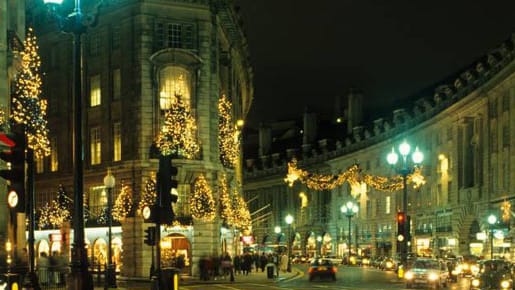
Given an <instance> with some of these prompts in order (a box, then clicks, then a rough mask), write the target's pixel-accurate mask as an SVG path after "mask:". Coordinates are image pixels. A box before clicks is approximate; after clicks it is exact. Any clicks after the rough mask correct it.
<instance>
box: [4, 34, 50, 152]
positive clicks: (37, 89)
mask: <svg viewBox="0 0 515 290" xmlns="http://www.w3.org/2000/svg"><path fill="white" fill-rule="evenodd" d="M23 45H24V50H23V51H21V52H19V53H18V55H19V58H20V68H19V70H20V71H19V72H18V74H17V75H16V78H15V81H16V88H15V92H14V94H13V100H12V118H13V120H14V121H15V122H16V123H17V124H23V125H25V132H26V134H27V147H28V148H30V149H32V150H33V151H34V157H35V158H36V159H38V158H41V157H44V156H48V155H50V141H49V139H48V128H47V120H46V110H47V101H46V100H45V99H41V98H40V95H41V76H40V73H39V68H40V66H41V60H40V57H39V54H38V45H37V43H36V36H34V35H33V31H32V28H29V31H28V32H27V36H26V38H25V41H24V43H23Z"/></svg>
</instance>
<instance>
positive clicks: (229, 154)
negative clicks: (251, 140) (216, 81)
mask: <svg viewBox="0 0 515 290" xmlns="http://www.w3.org/2000/svg"><path fill="white" fill-rule="evenodd" d="M231 109H232V103H231V102H230V101H229V100H228V99H227V98H226V97H225V96H224V95H222V97H221V98H220V99H219V100H218V132H219V133H218V148H219V151H220V161H221V162H222V164H223V165H224V166H225V167H227V168H234V167H235V166H236V164H237V163H238V160H239V156H240V137H239V131H238V130H237V128H236V126H235V124H234V123H233V120H232V114H231Z"/></svg>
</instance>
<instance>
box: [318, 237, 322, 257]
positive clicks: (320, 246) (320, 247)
mask: <svg viewBox="0 0 515 290" xmlns="http://www.w3.org/2000/svg"><path fill="white" fill-rule="evenodd" d="M317 246H318V256H319V257H322V236H317Z"/></svg>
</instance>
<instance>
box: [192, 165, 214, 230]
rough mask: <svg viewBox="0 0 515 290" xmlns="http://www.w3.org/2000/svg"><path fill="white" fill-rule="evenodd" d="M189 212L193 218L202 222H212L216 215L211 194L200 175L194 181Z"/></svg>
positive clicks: (202, 176)
mask: <svg viewBox="0 0 515 290" xmlns="http://www.w3.org/2000/svg"><path fill="white" fill-rule="evenodd" d="M190 212H191V215H192V216H193V217H194V218H196V219H199V220H203V221H212V220H213V219H214V218H215V215H216V208H215V200H214V199H213V193H212V191H211V188H210V187H209V184H208V183H207V180H206V178H205V177H204V175H202V174H201V175H200V176H199V177H198V178H197V179H196V180H195V184H194V188H193V196H192V197H191V202H190Z"/></svg>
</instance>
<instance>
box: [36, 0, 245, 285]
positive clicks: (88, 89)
mask: <svg viewBox="0 0 515 290" xmlns="http://www.w3.org/2000/svg"><path fill="white" fill-rule="evenodd" d="M65 2H66V1H65ZM68 2H73V1H68ZM91 3H96V2H88V1H84V4H83V5H84V7H83V10H84V11H85V12H86V13H91V14H92V15H96V16H98V17H97V18H96V19H93V18H92V20H95V21H93V23H92V24H93V26H92V27H91V28H89V29H88V31H87V33H86V34H85V35H84V39H83V40H84V41H83V49H82V51H83V79H84V81H83V96H84V104H85V107H84V120H83V127H84V129H83V132H84V138H83V140H84V156H85V158H84V160H85V169H84V192H85V201H86V202H85V204H86V206H87V214H88V215H89V216H88V218H87V223H86V239H87V241H86V243H87V247H88V256H89V258H90V263H93V264H94V263H103V260H104V259H105V249H106V246H105V244H106V236H105V224H102V222H100V221H99V220H98V217H99V216H101V213H102V209H104V208H105V207H106V190H105V187H104V185H103V178H104V176H105V175H106V172H107V169H108V168H110V169H111V171H112V174H113V175H114V176H115V178H116V186H115V188H114V191H113V192H114V195H115V196H114V198H115V199H116V196H117V195H118V193H119V192H120V190H121V187H122V185H128V186H129V188H130V190H131V192H132V199H133V201H134V205H135V206H136V205H137V203H138V202H139V200H140V198H141V195H142V192H143V190H144V187H145V184H146V182H147V181H148V180H149V179H150V177H151V176H152V174H155V172H156V171H157V166H158V160H157V159H152V158H151V156H150V155H149V154H150V153H149V152H150V148H151V145H152V143H153V142H154V140H155V139H156V137H157V135H158V133H159V130H160V128H161V126H162V124H163V118H164V112H165V109H167V108H168V106H169V105H170V102H173V100H172V96H174V95H181V98H182V101H183V102H184V103H185V104H187V107H188V108H189V109H190V111H191V112H192V115H193V116H194V118H195V120H196V125H197V133H198V135H197V136H196V138H197V139H198V144H200V154H199V156H198V157H197V158H194V159H192V160H186V159H173V164H174V166H176V167H178V176H177V180H178V183H179V188H178V191H179V199H178V203H177V204H176V205H175V213H176V215H177V220H178V221H179V224H176V225H175V226H173V227H163V229H162V230H161V231H162V234H161V236H162V237H164V238H163V240H165V241H166V243H164V245H166V246H163V247H165V249H164V250H163V251H164V253H163V255H164V257H165V258H166V256H168V257H170V256H173V255H178V254H183V255H185V256H186V259H187V265H189V267H188V270H189V271H191V273H193V274H196V273H197V272H198V269H197V267H198V265H197V264H198V263H197V262H198V259H199V257H200V256H201V255H205V254H206V255H212V254H217V255H220V254H222V252H223V251H229V252H230V253H233V254H234V252H235V251H237V250H238V249H237V248H236V247H237V245H238V243H239V239H237V238H236V235H237V234H235V232H234V231H230V230H223V228H222V222H221V220H220V219H219V218H218V217H217V218H215V220H214V221H213V222H201V221H199V220H193V219H192V217H191V214H190V211H189V200H190V197H191V192H192V184H193V182H194V181H195V179H196V178H197V177H198V176H199V175H200V174H203V175H205V176H206V178H207V180H208V182H209V184H210V186H211V188H212V190H213V194H214V196H215V199H217V197H218V191H217V186H218V180H219V179H220V177H221V175H222V174H223V173H224V174H225V175H227V177H228V179H229V181H230V182H231V184H232V185H233V186H234V187H235V188H236V189H237V190H239V189H238V188H239V187H240V185H241V181H239V180H237V179H238V174H237V172H236V171H237V169H236V170H235V169H227V168H225V167H224V166H223V165H222V164H221V162H220V154H219V147H218V135H219V132H218V118H219V116H218V100H219V98H220V96H221V95H226V96H227V97H228V98H229V99H230V100H231V102H232V104H233V108H232V111H233V112H232V113H233V120H240V119H241V120H244V119H245V117H246V115H247V113H248V111H249V108H250V105H251V103H252V98H253V75H252V69H251V67H250V64H249V59H248V49H247V43H246V38H245V35H244V34H243V31H242V27H241V21H240V19H239V16H238V14H237V12H236V10H235V8H234V7H233V3H232V1H230V0H188V1H185V0H176V1H175V0H167V1H159V0H144V1H141V0H137V1H136V0H118V1H103V5H101V6H99V7H98V6H92V5H91ZM70 4H71V3H68V5H70ZM67 8H70V7H63V8H62V9H64V10H66V9H67ZM29 11H30V21H29V23H30V24H31V25H33V26H34V27H35V29H36V32H37V36H38V38H39V43H40V48H41V49H40V55H41V59H42V71H43V72H44V73H45V75H44V77H43V84H44V90H43V91H44V96H45V97H46V98H47V99H48V119H49V128H50V139H51V140H50V141H51V142H50V143H51V156H50V157H48V158H44V159H40V160H37V165H36V167H37V173H36V192H37V203H38V206H39V207H41V206H43V205H44V203H45V202H48V201H49V200H50V199H52V198H54V197H55V192H56V191H57V188H58V186H59V184H62V185H63V187H64V189H65V190H66V192H67V194H68V195H69V196H73V195H72V190H73V187H72V174H73V172H72V171H73V164H72V158H71V157H72V130H73V128H72V120H73V115H72V113H73V112H71V110H70V108H72V107H73V106H72V102H73V96H72V93H71V92H72V90H71V88H72V87H71V86H72V85H73V81H72V76H71V72H72V69H71V68H72V37H71V35H69V34H65V33H61V32H59V29H58V27H57V25H56V23H55V21H53V19H52V18H49V16H48V13H47V9H46V7H44V5H43V4H42V3H40V1H33V2H31V5H30V9H29ZM148 226H149V224H145V223H143V219H142V217H141V216H140V215H139V213H138V212H136V210H134V209H133V210H132V212H131V214H130V215H129V217H128V218H126V219H125V220H124V221H122V222H121V223H120V224H118V225H117V226H116V227H115V228H116V229H115V230H114V236H115V239H116V241H114V240H113V244H115V246H116V247H117V250H115V251H114V252H115V254H116V255H117V257H115V261H116V262H117V267H119V269H120V271H121V275H122V276H126V277H148V273H149V269H150V265H151V255H150V254H151V247H150V246H147V245H145V244H144V243H143V240H144V238H143V236H144V230H145V228H147V227H148ZM61 231H62V229H61ZM60 233H61V232H60V231H59V229H48V230H44V231H43V230H42V231H38V232H37V233H36V237H37V241H36V247H38V249H39V251H41V250H42V249H46V250H48V249H54V247H53V245H52V244H53V243H54V242H56V243H57V244H56V246H55V249H59V250H61V251H63V252H65V253H66V250H65V249H66V247H67V244H69V242H70V241H69V240H63V241H61V240H60V238H62V237H64V236H62V237H59V238H58V239H56V240H55V241H53V240H52V239H51V237H52V236H53V235H54V236H55V235H59V234H60ZM43 244H45V246H44V247H43V246H42V245H43ZM52 251H53V250H52ZM101 254H102V255H101ZM163 259H164V258H163Z"/></svg>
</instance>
